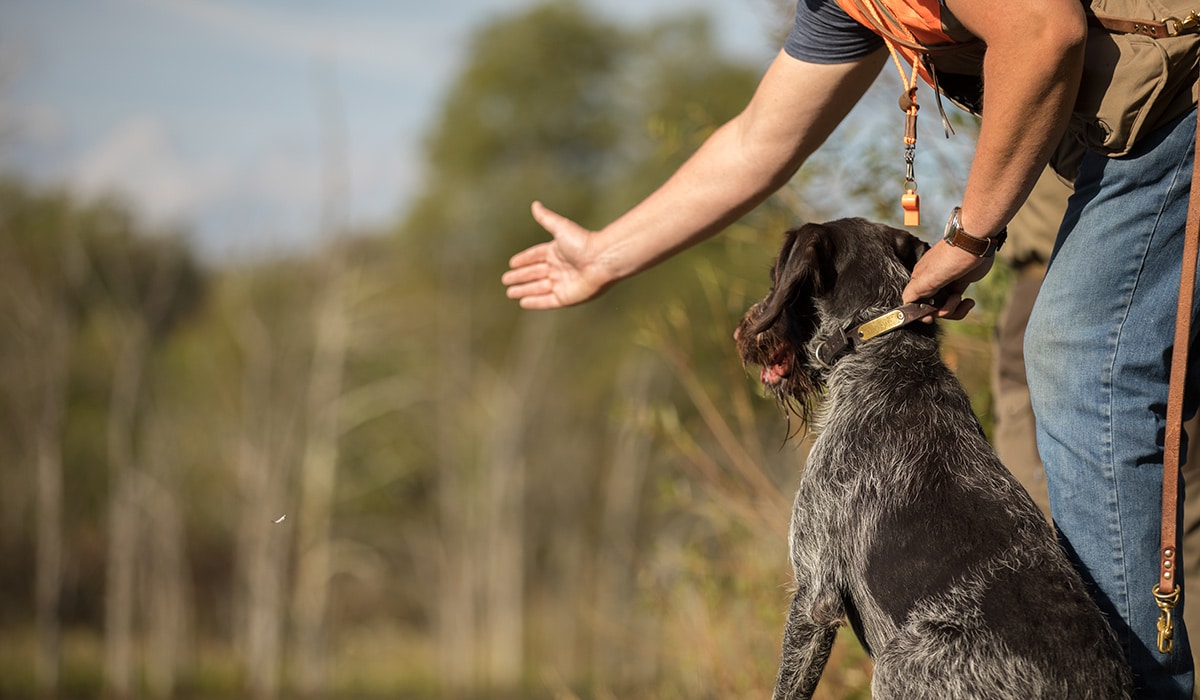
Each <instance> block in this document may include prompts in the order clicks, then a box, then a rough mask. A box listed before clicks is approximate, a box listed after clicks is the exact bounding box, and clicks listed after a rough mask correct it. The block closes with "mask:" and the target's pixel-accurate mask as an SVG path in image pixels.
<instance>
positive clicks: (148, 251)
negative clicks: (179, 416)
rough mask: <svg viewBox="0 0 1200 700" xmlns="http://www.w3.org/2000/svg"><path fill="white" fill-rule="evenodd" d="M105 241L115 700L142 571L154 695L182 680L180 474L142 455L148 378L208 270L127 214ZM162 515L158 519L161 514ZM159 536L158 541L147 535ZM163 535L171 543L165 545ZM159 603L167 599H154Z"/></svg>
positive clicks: (109, 592) (127, 670)
mask: <svg viewBox="0 0 1200 700" xmlns="http://www.w3.org/2000/svg"><path fill="white" fill-rule="evenodd" d="M105 214H106V217H107V218H106V220H105V221H104V226H105V231H104V235H100V236H96V237H94V238H93V239H91V240H90V241H89V243H90V245H89V246H88V249H87V252H86V258H87V260H88V264H89V267H90V269H91V271H92V274H93V275H94V277H95V279H96V281H97V303H98V304H99V305H100V308H99V309H98V313H97V314H96V315H95V316H94V317H93V324H94V332H95V333H96V334H97V336H98V338H99V339H100V342H101V344H102V346H103V347H104V349H105V350H106V355H107V357H108V358H109V361H110V363H111V365H110V367H111V375H110V376H111V384H110V388H109V403H108V414H107V428H106V436H107V437H106V439H107V457H108V468H109V492H108V498H109V504H108V507H107V516H108V530H107V546H108V555H107V558H106V563H107V578H106V586H105V677H106V682H107V685H108V687H109V688H110V689H111V691H112V692H113V693H114V694H116V695H117V696H118V697H125V696H128V695H129V694H130V693H131V692H132V691H133V688H134V686H133V683H134V680H135V675H134V672H135V664H134V652H135V642H136V639H137V636H136V632H135V625H136V624H137V618H138V616H137V615H136V607H135V606H136V602H137V597H138V594H137V590H138V585H137V579H138V573H139V570H140V571H144V572H145V574H146V575H147V576H148V577H149V578H150V579H151V580H153V581H154V585H153V586H150V587H149V588H148V589H147V593H148V596H149V598H150V600H151V601H153V604H156V607H157V608H158V609H157V612H158V613H159V614H157V615H146V616H144V618H143V619H142V623H143V625H144V626H145V629H146V630H147V633H148V635H149V636H150V637H151V638H153V640H154V643H153V644H150V645H147V647H146V648H147V652H148V654H149V656H150V657H151V658H150V659H149V663H148V664H147V666H148V667H149V668H152V669H153V673H151V674H149V676H148V682H149V683H150V684H151V686H152V690H153V691H154V692H155V693H156V694H157V695H160V696H162V695H167V694H169V693H170V692H171V690H172V688H173V686H174V683H175V673H176V671H177V669H176V667H175V665H176V663H177V654H175V653H174V652H173V651H172V650H173V649H175V647H176V644H178V643H179V640H181V639H183V638H184V637H185V634H186V630H185V629H184V628H183V626H182V625H183V624H184V619H185V618H184V616H183V614H182V612H180V608H181V606H182V603H181V602H179V601H182V599H183V597H184V596H183V590H185V581H186V578H187V575H188V573H187V570H186V567H185V566H184V565H183V562H182V559H181V558H179V554H180V553H182V552H186V551H187V548H186V544H185V542H184V538H183V526H182V523H181V521H180V520H179V518H180V516H179V513H180V507H179V503H178V502H177V500H176V498H177V497H176V488H175V481H176V479H177V476H178V475H177V469H176V468H175V464H174V462H173V461H169V460H168V461H161V462H156V463H153V464H151V463H148V462H147V461H146V459H145V458H144V457H143V456H142V455H141V454H140V453H139V447H138V444H139V441H140V439H141V438H142V437H143V436H144V432H143V430H142V427H143V426H142V421H143V418H144V417H145V415H146V414H147V412H148V408H149V407H148V406H147V404H146V397H147V395H148V394H147V391H148V387H147V377H148V374H149V371H150V368H151V366H152V357H153V354H154V352H155V350H156V349H157V348H159V347H161V346H162V345H163V343H164V342H165V341H166V339H167V338H168V337H169V335H170V334H171V333H172V332H173V331H174V329H175V328H177V327H178V325H179V324H180V323H181V322H182V321H183V320H184V319H185V318H186V317H187V316H188V315H189V314H191V313H192V312H193V311H194V310H195V309H196V308H197V307H198V306H199V304H200V301H201V296H202V293H203V290H204V280H203V276H202V273H201V271H200V269H199V267H198V265H197V264H196V262H195V261H194V259H193V258H192V256H191V253H190V250H189V249H187V248H186V247H185V246H184V244H183V241H182V239H181V238H179V237H178V236H172V235H163V234H158V235H146V234H145V233H142V232H141V231H140V230H139V227H138V226H137V224H136V223H135V222H134V220H133V219H132V217H131V216H130V215H129V214H128V213H127V212H126V211H125V210H123V209H121V208H112V209H111V210H109V211H107V212H105ZM156 516H157V517H159V518H163V519H164V520H162V521H156V520H154V519H153V518H154V517H156ZM148 533H154V535H155V538H154V539H150V540H147V539H145V536H146V535H147V534H148ZM163 538H165V540H166V541H163ZM156 596H163V598H162V599H156Z"/></svg>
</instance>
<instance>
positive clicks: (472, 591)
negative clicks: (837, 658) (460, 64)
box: [398, 2, 756, 690]
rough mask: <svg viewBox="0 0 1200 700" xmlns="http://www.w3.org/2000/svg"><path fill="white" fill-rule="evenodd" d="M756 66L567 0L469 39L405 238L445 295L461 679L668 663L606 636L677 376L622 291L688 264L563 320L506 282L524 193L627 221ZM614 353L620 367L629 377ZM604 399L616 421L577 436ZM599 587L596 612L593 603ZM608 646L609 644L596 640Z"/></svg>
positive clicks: (531, 229) (445, 639) (420, 270)
mask: <svg viewBox="0 0 1200 700" xmlns="http://www.w3.org/2000/svg"><path fill="white" fill-rule="evenodd" d="M755 77H756V76H755V75H754V73H753V71H751V70H749V69H747V68H746V67H743V66H738V65H734V64H732V63H730V62H729V61H728V60H726V59H724V58H722V57H721V56H720V51H719V50H718V49H717V48H716V47H715V45H714V42H713V39H712V34H711V30H710V27H709V25H708V24H707V22H706V21H705V20H703V19H700V18H695V17H688V18H681V19H674V20H670V21H666V22H663V23H661V24H658V25H655V26H651V27H647V28H645V29H642V30H637V31H633V30H627V29H623V28H620V27H616V26H613V25H610V24H607V23H605V22H602V21H600V20H598V19H597V18H595V17H593V16H591V15H589V14H588V13H587V12H585V11H584V10H583V8H582V7H581V6H580V5H579V4H578V3H572V2H557V3H550V4H547V5H545V6H542V7H540V8H537V9H535V10H533V11H531V12H529V13H525V14H522V15H518V16H514V17H512V18H509V19H505V20H502V21H499V22H497V23H495V24H494V25H491V26H489V27H487V28H486V29H484V30H483V31H482V32H480V34H479V35H478V36H477V37H476V39H475V41H474V42H473V44H472V53H471V57H470V59H469V60H468V62H467V64H466V67H465V69H464V70H463V72H462V74H461V75H460V77H459V80H458V81H457V82H456V83H455V85H454V87H453V89H452V90H451V92H450V93H449V95H448V97H447V98H446V101H445V103H444V105H443V109H442V112H441V115H440V118H439V120H438V121H437V122H436V126H435V128H434V130H433V131H432V133H431V135H430V137H429V139H428V150H427V153H428V169H427V176H426V179H425V187H424V189H423V193H422V195H421V196H420V198H419V199H418V200H417V203H416V205H415V207H414V208H413V210H412V211H411V212H410V214H409V215H408V216H407V217H406V219H405V221H404V222H403V224H402V226H401V232H400V236H399V239H398V240H399V241H400V245H402V246H403V255H404V256H405V257H406V258H407V259H408V260H410V261H412V260H417V261H421V262H420V264H419V265H412V264H411V263H410V268H412V269H413V274H417V275H420V276H422V277H423V278H424V279H427V280H428V285H429V287H430V288H431V289H436V290H437V292H436V296H435V297H434V298H433V300H432V304H431V305H430V306H429V307H428V308H427V309H426V310H425V313H426V314H428V318H429V320H428V321H427V322H426V323H425V324H423V325H424V326H425V327H426V328H428V329H429V334H428V335H427V336H426V338H425V342H427V343H428V345H429V347H430V350H429V351H428V352H427V353H426V355H427V356H428V357H436V358H438V360H437V361H438V366H439V367H441V368H443V369H441V370H439V371H435V372H432V373H430V376H429V377H428V379H427V381H428V383H427V384H426V391H427V392H428V395H429V396H430V397H431V401H432V403H433V406H435V410H434V411H433V413H432V414H429V419H430V420H431V422H432V425H433V429H432V430H431V431H430V432H429V433H428V436H429V438H430V441H429V447H428V450H429V453H430V454H431V455H434V457H433V460H434V461H433V462H432V464H431V468H432V471H433V474H435V478H436V489H437V490H436V493H437V501H436V502H437V504H438V506H437V513H436V523H437V526H436V527H437V530H436V536H437V542H438V549H437V556H436V559H435V561H436V562H438V564H437V566H436V567H433V568H434V569H435V570H436V571H438V576H437V581H438V582H439V584H438V585H436V586H435V587H434V588H433V589H431V590H430V595H431V596H432V598H434V599H435V600H436V601H437V605H436V610H437V611H438V614H437V618H436V619H437V628H438V630H439V634H440V640H441V654H440V658H441V673H442V677H443V681H444V682H445V683H446V685H447V686H448V687H450V688H457V689H460V690H463V689H471V688H488V689H492V690H497V689H505V688H512V687H515V686H516V685H517V684H518V683H520V682H522V681H524V680H528V676H527V675H526V674H528V673H529V672H530V671H531V669H530V668H529V664H528V662H527V660H526V659H525V655H526V653H529V652H530V651H531V650H532V651H536V652H537V654H538V655H539V657H538V658H539V659H541V661H540V664H544V663H551V664H552V665H553V667H554V668H556V669H557V670H558V671H559V672H560V673H562V674H563V675H564V676H567V677H574V676H586V675H589V674H592V675H600V676H602V677H604V676H607V677H617V676H618V675H620V674H622V671H621V669H622V668H625V667H629V666H631V665H638V666H640V668H642V669H643V670H645V669H652V667H653V665H652V664H649V665H647V664H644V663H643V664H637V663H636V662H635V660H634V658H632V657H631V654H630V652H629V650H628V649H626V652H625V653H623V654H622V653H613V652H612V650H613V649H614V648H620V647H619V646H614V645H613V640H612V638H611V632H612V629H613V626H614V625H618V624H621V623H622V622H624V621H628V620H630V619H631V616H632V610H633V608H632V607H631V600H632V596H633V595H634V593H633V590H632V586H631V583H632V577H634V576H635V575H636V568H635V566H634V564H635V558H636V555H635V552H636V550H637V549H638V546H639V539H640V538H641V537H642V536H643V535H642V532H641V530H640V528H639V527H638V523H639V513H640V511H641V510H642V509H643V508H644V507H645V501H644V499H645V491H644V489H645V487H646V485H647V481H646V480H647V476H646V475H647V472H648V470H649V468H650V467H649V464H650V460H652V459H653V456H652V450H651V448H650V446H649V444H648V442H647V440H648V434H649V433H648V432H647V431H648V430H649V429H650V426H649V425H648V420H647V416H646V414H645V412H644V409H639V408H638V407H637V406H638V405H645V402H647V401H648V400H649V397H650V395H651V391H652V389H651V387H654V386H656V385H657V386H658V389H657V391H658V392H661V391H662V390H663V387H662V385H661V383H656V382H652V381H651V380H650V378H651V377H652V376H653V375H654V374H655V373H656V372H660V371H661V365H659V363H658V361H657V360H655V359H654V357H653V355H651V354H647V353H645V352H644V350H643V349H641V348H639V347H637V346H636V345H634V344H633V343H631V342H630V341H629V340H628V338H630V337H631V336H632V335H633V332H634V330H635V329H634V325H633V319H632V318H631V317H630V316H629V315H628V314H627V313H625V312H623V311H621V310H620V306H621V299H622V298H623V299H626V300H628V299H632V298H634V297H635V296H636V297H637V298H640V299H643V300H645V299H654V298H656V292H657V291H659V290H661V291H665V290H667V289H671V290H672V291H671V293H672V294H682V295H683V296H685V297H686V296H687V295H688V294H689V292H688V291H687V289H686V286H687V285H688V283H687V282H683V281H682V275H681V270H683V269H685V268H680V267H676V268H675V272H674V273H669V272H668V273H666V274H663V275H656V276H655V278H654V279H648V280H640V281H638V282H630V283H629V284H628V285H627V287H628V288H627V289H623V290H619V291H616V292H614V297H616V299H615V300H612V301H610V302H609V303H606V304H603V305H592V306H588V307H585V308H581V309H573V310H569V311H564V312H561V313H556V314H529V313H524V312H519V311H518V310H517V309H516V308H515V305H513V304H511V303H510V302H507V301H506V300H505V299H504V298H503V294H502V290H501V288H500V286H499V285H498V283H497V282H496V279H497V278H498V277H499V274H500V272H501V270H502V269H503V263H504V260H505V259H506V258H507V256H508V255H509V254H511V253H513V252H516V250H518V249H520V248H522V247H524V246H526V245H529V244H531V243H534V242H536V241H538V240H540V239H541V238H543V237H544V235H545V234H544V233H543V232H540V231H539V230H538V229H537V227H536V225H535V224H533V223H532V221H531V220H530V218H529V213H528V204H529V202H530V201H532V200H533V199H534V198H540V199H543V200H544V201H546V202H547V203H549V204H550V205H551V206H553V207H556V208H560V209H561V210H563V211H567V212H570V214H571V215H572V216H573V217H575V218H577V219H578V220H580V221H582V222H593V223H599V222H601V221H604V220H607V219H609V218H611V217H613V216H614V215H616V214H617V213H618V212H620V211H622V210H624V209H625V208H627V207H628V206H630V205H631V204H632V203H633V202H634V201H635V200H636V198H638V197H640V196H643V195H644V194H645V193H646V192H647V191H648V189H649V188H650V187H652V186H653V185H654V184H657V183H658V182H661V181H662V180H663V179H664V178H665V177H666V175H667V174H668V173H669V172H670V170H672V169H673V168H674V167H675V166H677V165H678V164H679V163H680V162H681V161H682V159H683V158H685V157H686V156H687V155H688V154H689V153H690V151H691V150H692V149H694V147H695V146H696V145H697V143H698V140H699V139H701V138H703V136H705V135H707V133H709V132H710V131H711V130H712V129H714V128H715V127H716V126H717V125H718V124H720V123H721V122H723V121H725V120H726V119H728V118H730V117H731V116H733V114H734V113H735V112H736V110H738V109H740V107H741V105H743V104H744V103H745V101H746V99H748V97H749V95H750V93H751V91H752V90H753V86H754V82H755ZM704 254H705V253H701V255H704ZM707 254H714V255H715V254H719V253H718V252H717V251H716V250H715V249H709V252H708V253H707ZM480 280H482V281H483V283H482V284H481V283H480ZM681 282H682V285H681ZM681 286H683V287H685V289H682V290H681V289H680V287H681ZM552 339H553V345H552V346H551V341H552ZM619 367H624V368H625V369H624V370H622V371H621V372H620V373H619V374H620V376H623V377H626V379H624V380H622V381H621V382H620V383H619V384H618V385H616V386H614V385H613V379H612V378H613V377H614V376H617V375H618V371H617V368H619ZM630 401H633V404H631V403H630ZM610 406H611V407H613V408H611V409H610V408H609V407H610ZM618 407H620V408H618ZM610 410H615V411H616V418H614V419H613V420H614V423H613V427H612V429H611V432H610V431H608V430H604V429H601V430H589V431H583V430H581V428H582V427H583V426H585V425H587V424H589V423H594V421H595V420H597V419H603V417H604V416H605V415H606V414H607V413H608V412H609V411H610ZM610 438H612V439H615V440H616V441H617V445H618V446H617V447H616V448H612V447H610V446H609V444H608V443H609V439H610ZM614 450H615V452H614ZM564 471H565V472H567V473H566V474H564ZM597 491H599V493H600V494H601V497H600V498H599V499H597V496H596V494H597ZM549 523H554V527H552V528H549V529H547V528H545V527H544V525H546V524H549ZM601 540H602V542H601ZM600 571H603V574H602V576H603V578H602V580H598V579H597V575H599V572H600ZM614 577H615V579H614ZM622 577H624V578H623V579H622ZM535 582H536V583H535ZM528 596H537V598H536V600H537V602H538V604H539V610H536V611H535V610H531V609H529V608H528V606H527V600H528V598H527V597H528ZM593 597H596V598H597V599H598V605H599V606H600V607H598V608H597V607H590V606H589V607H588V608H587V609H586V612H585V613H584V614H582V615H581V614H579V612H578V610H579V606H580V605H585V606H586V605H588V602H590V601H591V600H592V598H593ZM554 606H561V607H558V608H555V607H554ZM552 610H559V612H557V613H552V612H551V611H552ZM526 625H532V626H533V627H526ZM596 634H603V635H604V638H603V640H602V641H600V640H593V636H594V635H596ZM601 645H603V646H604V647H605V648H606V649H608V653H605V654H599V655H590V654H589V653H588V651H587V650H588V649H589V648H597V649H599V647H600V646H601ZM589 663H591V664H597V665H594V666H590V665H589ZM625 675H628V674H625Z"/></svg>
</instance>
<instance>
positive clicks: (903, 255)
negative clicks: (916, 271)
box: [892, 228, 929, 272]
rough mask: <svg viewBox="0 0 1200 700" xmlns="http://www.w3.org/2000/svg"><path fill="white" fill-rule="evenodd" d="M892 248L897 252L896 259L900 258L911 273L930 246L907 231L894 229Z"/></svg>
mask: <svg viewBox="0 0 1200 700" xmlns="http://www.w3.org/2000/svg"><path fill="white" fill-rule="evenodd" d="M892 247H893V248H895V250H896V257H897V258H900V262H902V263H904V266H905V267H907V268H908V269H909V271H910V272H911V271H912V269H913V268H914V267H916V266H917V261H918V260H920V259H921V256H922V255H924V254H925V251H927V250H929V244H928V243H926V242H925V241H923V240H921V239H920V238H917V237H916V236H914V235H912V234H911V233H909V232H907V231H901V230H900V229H898V228H897V229H892Z"/></svg>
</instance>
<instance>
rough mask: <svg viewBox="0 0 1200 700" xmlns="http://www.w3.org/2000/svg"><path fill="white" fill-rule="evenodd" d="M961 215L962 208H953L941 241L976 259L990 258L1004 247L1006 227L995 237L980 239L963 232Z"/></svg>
mask: <svg viewBox="0 0 1200 700" xmlns="http://www.w3.org/2000/svg"><path fill="white" fill-rule="evenodd" d="M961 213H962V207H955V208H954V211H953V212H952V213H951V214H950V221H948V222H947V223H946V233H945V235H943V236H942V240H944V241H946V242H947V243H949V244H950V245H952V246H954V247H955V248H961V249H963V250H965V251H967V252H968V253H970V254H971V255H974V256H975V257H977V258H990V257H992V256H993V255H995V254H996V251H998V250H1000V246H1002V245H1004V241H1005V240H1006V239H1007V238H1008V227H1007V226H1006V227H1004V228H1002V229H1000V232H999V233H997V234H996V235H995V236H991V237H988V238H980V237H979V236H972V235H971V234H969V233H967V232H966V231H964V230H963V227H962V225H961V224H960V223H959V220H958V217H959V215H960V214H961Z"/></svg>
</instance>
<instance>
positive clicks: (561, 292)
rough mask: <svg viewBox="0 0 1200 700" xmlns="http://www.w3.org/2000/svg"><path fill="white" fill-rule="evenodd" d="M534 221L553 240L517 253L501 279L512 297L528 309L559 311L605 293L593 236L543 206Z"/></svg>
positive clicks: (537, 209) (536, 205)
mask: <svg viewBox="0 0 1200 700" xmlns="http://www.w3.org/2000/svg"><path fill="white" fill-rule="evenodd" d="M531 211H532V213H533V218H534V219H535V220H536V221H537V222H538V223H539V224H541V226H542V228H544V229H546V231H547V232H549V233H550V235H551V236H552V240H550V241H547V242H545V243H539V244H538V245H535V246H533V247H531V248H527V249H525V250H523V251H521V252H520V253H517V254H516V255H514V256H513V257H512V259H510V260H509V261H508V264H509V268H510V269H509V270H508V272H506V273H504V276H503V277H501V281H502V282H503V283H504V284H505V285H506V286H507V287H508V297H509V298H510V299H517V300H519V301H520V302H521V306H522V308H526V309H556V308H561V307H564V306H572V305H574V304H579V303H582V302H585V301H587V300H588V299H591V298H593V297H595V296H596V295H598V294H600V292H602V291H604V287H605V284H604V283H603V282H601V280H602V279H603V276H602V275H601V274H600V270H599V269H598V267H597V261H596V260H595V259H594V257H595V256H594V255H593V254H592V251H591V247H590V245H589V243H590V239H591V237H592V235H593V233H592V232H591V231H589V230H587V229H585V228H583V227H582V226H580V225H579V224H577V223H575V222H574V221H571V220H570V219H568V218H566V217H564V216H561V215H559V214H556V213H554V212H553V211H550V210H549V209H547V208H546V207H545V206H543V205H542V203H541V202H534V203H533V207H532V208H531Z"/></svg>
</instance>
